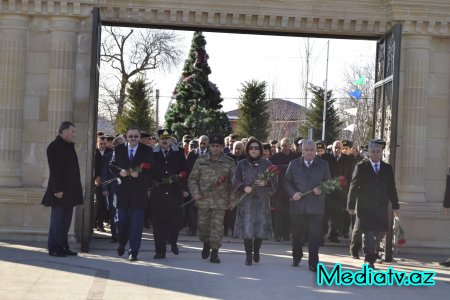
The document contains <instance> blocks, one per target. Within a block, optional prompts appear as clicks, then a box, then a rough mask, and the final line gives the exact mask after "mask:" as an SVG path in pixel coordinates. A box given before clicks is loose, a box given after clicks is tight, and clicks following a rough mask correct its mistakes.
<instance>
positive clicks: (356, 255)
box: [350, 253, 359, 259]
mask: <svg viewBox="0 0 450 300" xmlns="http://www.w3.org/2000/svg"><path fill="white" fill-rule="evenodd" d="M350 254H351V255H352V258H353V259H359V254H358V253H350Z"/></svg>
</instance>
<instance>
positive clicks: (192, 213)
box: [185, 198, 198, 233]
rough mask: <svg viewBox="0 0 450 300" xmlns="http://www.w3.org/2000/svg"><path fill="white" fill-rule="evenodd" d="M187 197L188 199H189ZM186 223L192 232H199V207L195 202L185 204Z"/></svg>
mask: <svg viewBox="0 0 450 300" xmlns="http://www.w3.org/2000/svg"><path fill="white" fill-rule="evenodd" d="M189 200H190V198H189V199H187V201H189ZM185 215H186V224H187V226H188V228H189V229H190V230H191V232H192V233H195V232H197V216H198V213H197V207H196V206H195V204H194V203H189V204H188V205H186V206H185Z"/></svg>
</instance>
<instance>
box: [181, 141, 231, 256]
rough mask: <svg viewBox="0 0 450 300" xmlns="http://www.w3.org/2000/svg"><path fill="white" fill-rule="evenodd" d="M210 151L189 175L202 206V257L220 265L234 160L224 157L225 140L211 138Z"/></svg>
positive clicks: (191, 188) (200, 212) (199, 227)
mask: <svg viewBox="0 0 450 300" xmlns="http://www.w3.org/2000/svg"><path fill="white" fill-rule="evenodd" d="M209 145H210V152H209V153H208V154H206V155H205V156H202V157H199V158H198V159H197V161H196V162H195V164H194V167H193V169H192V172H191V174H190V176H189V183H188V184H189V191H190V193H191V195H192V198H193V199H194V200H195V205H196V206H197V207H198V232H199V238H200V240H201V241H202V242H203V251H202V258H203V259H207V258H208V257H209V256H210V252H211V257H210V262H212V263H220V259H219V248H220V247H221V246H222V237H223V219H224V215H225V210H226V209H227V208H228V207H229V204H230V197H231V180H232V178H233V175H234V170H235V164H234V161H233V160H232V159H231V158H229V157H227V156H226V155H225V154H223V147H224V138H223V136H221V135H211V136H210V137H209ZM211 249H212V250H211Z"/></svg>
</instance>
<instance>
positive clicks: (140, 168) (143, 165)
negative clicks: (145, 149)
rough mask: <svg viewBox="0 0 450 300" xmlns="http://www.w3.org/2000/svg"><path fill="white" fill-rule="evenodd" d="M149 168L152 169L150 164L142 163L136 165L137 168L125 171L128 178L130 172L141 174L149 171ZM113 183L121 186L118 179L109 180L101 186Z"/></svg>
mask: <svg viewBox="0 0 450 300" xmlns="http://www.w3.org/2000/svg"><path fill="white" fill-rule="evenodd" d="M151 168H152V164H151V163H148V162H143V163H141V164H140V165H137V166H134V167H132V168H129V169H128V170H126V171H127V172H128V176H130V173H132V172H138V173H142V171H144V170H149V169H151ZM117 169H120V168H119V167H117ZM114 181H117V184H121V183H122V181H121V180H120V178H119V177H115V178H112V179H109V180H107V181H105V182H103V183H102V185H108V184H110V183H111V182H114Z"/></svg>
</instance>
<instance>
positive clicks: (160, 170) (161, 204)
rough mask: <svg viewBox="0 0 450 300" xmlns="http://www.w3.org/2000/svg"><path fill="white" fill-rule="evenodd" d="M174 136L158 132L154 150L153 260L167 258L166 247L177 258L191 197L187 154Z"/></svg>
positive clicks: (151, 200) (152, 199) (152, 194)
mask: <svg viewBox="0 0 450 300" xmlns="http://www.w3.org/2000/svg"><path fill="white" fill-rule="evenodd" d="M172 135H173V132H172V131H171V130H168V129H161V130H158V136H159V142H158V143H159V144H158V145H156V146H155V147H154V148H153V154H154V156H155V164H154V167H153V169H152V171H153V172H152V173H153V175H154V178H153V179H154V182H153V183H154V184H153V187H152V191H151V194H150V203H151V208H152V209H151V210H152V222H153V236H154V238H155V252H156V253H155V256H154V259H163V258H166V243H167V242H168V243H169V244H170V246H171V249H170V250H171V251H172V253H173V254H175V255H178V254H179V249H178V245H177V242H178V234H179V231H180V229H181V223H182V217H183V209H182V208H180V206H181V205H182V204H183V199H184V198H187V197H188V196H189V193H188V188H187V175H188V173H189V167H188V163H187V160H186V157H185V156H184V151H183V149H182V148H179V147H178V146H177V145H175V144H173V142H172Z"/></svg>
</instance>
